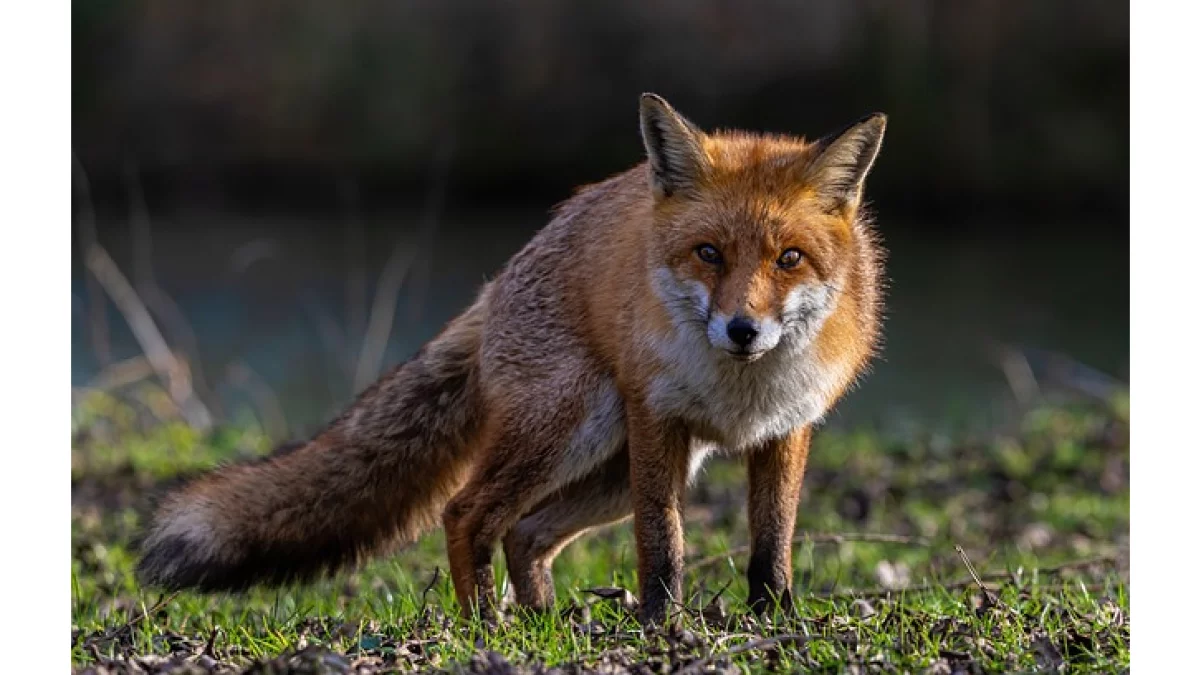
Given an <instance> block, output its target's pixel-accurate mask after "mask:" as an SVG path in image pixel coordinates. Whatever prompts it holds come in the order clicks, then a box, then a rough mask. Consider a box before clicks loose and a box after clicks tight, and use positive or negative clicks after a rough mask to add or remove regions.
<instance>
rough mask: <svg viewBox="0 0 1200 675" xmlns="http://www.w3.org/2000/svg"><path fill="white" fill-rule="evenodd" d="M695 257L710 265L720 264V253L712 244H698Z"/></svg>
mask: <svg viewBox="0 0 1200 675" xmlns="http://www.w3.org/2000/svg"><path fill="white" fill-rule="evenodd" d="M696 255H697V256H699V258H700V259H701V260H703V261H704V262H706V263H709V264H710V265H720V264H721V252H720V251H718V250H717V247H716V246H713V245H712V244H700V245H699V246H697V247H696Z"/></svg>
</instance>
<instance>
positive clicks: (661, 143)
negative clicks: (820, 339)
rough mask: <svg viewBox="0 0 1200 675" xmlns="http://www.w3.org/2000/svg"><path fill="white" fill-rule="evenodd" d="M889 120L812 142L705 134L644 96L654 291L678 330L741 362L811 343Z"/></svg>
mask: <svg viewBox="0 0 1200 675" xmlns="http://www.w3.org/2000/svg"><path fill="white" fill-rule="evenodd" d="M885 124H886V117H885V116H884V115H882V114H878V113H877V114H874V115H869V116H867V117H864V118H863V119H861V120H859V121H857V122H855V123H853V124H851V125H849V126H848V127H846V128H845V129H843V130H842V131H840V132H838V133H836V134H833V135H830V136H828V137H826V138H824V139H822V140H819V141H816V142H806V141H805V140H803V139H799V138H789V137H784V136H771V135H760V134H748V133H742V132H716V133H711V134H709V133H705V132H703V131H701V130H700V129H698V128H697V127H696V126H695V125H693V124H692V123H690V122H688V121H687V120H686V119H684V118H683V117H682V116H681V115H680V114H679V113H677V112H675V110H673V109H672V108H671V106H670V105H669V104H667V102H666V101H665V100H663V99H662V98H660V97H658V96H656V95H654V94H645V95H643V96H642V100H641V127H642V139H643V141H644V143H645V146H646V152H647V155H648V158H649V162H648V165H649V174H650V182H651V189H652V192H653V199H654V221H655V222H654V234H653V235H652V242H653V243H652V246H653V247H654V249H655V250H654V251H652V253H651V259H652V260H654V261H656V264H657V265H658V267H657V268H656V269H654V270H653V271H652V274H653V284H654V288H655V291H656V292H657V293H658V294H659V296H660V297H661V299H662V300H663V301H664V302H665V303H666V305H667V307H668V311H669V313H670V314H671V317H672V320H673V321H674V322H675V323H676V325H677V326H679V327H680V328H681V329H688V328H690V329H693V330H694V329H700V330H703V332H704V334H705V335H706V336H707V338H708V341H709V343H710V344H711V345H712V347H714V348H716V349H719V350H722V351H724V352H726V353H727V354H728V356H729V357H731V358H734V359H738V360H743V361H754V360H756V359H758V358H760V357H762V356H763V355H764V354H766V353H768V352H769V351H771V350H772V349H774V348H775V347H777V346H778V345H780V344H783V343H785V342H789V341H791V342H792V343H797V342H807V341H811V340H812V339H813V338H814V337H815V336H816V335H817V334H818V333H819V331H820V329H821V327H822V325H823V324H824V323H825V321H826V319H827V318H828V317H829V316H830V315H831V314H832V313H833V311H834V309H835V307H836V306H837V303H838V300H839V297H840V295H841V293H842V290H843V288H844V287H845V282H846V280H847V276H848V275H850V274H853V273H854V266H855V264H856V260H855V257H856V255H857V249H856V246H855V243H856V242H855V237H858V236H865V235H864V234H863V233H862V232H861V231H860V228H861V227H862V224H861V223H860V222H859V215H860V208H861V204H862V191H863V183H864V181H865V179H866V177H867V173H868V172H869V171H870V169H871V166H872V164H873V163H874V161H875V156H876V155H877V154H878V152H879V147H880V144H881V142H882V140H883V132H884V127H885Z"/></svg>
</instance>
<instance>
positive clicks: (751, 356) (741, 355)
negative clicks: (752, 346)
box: [725, 349, 767, 363]
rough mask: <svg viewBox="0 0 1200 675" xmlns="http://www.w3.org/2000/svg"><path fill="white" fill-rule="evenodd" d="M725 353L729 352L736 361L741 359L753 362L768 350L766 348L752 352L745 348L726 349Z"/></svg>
mask: <svg viewBox="0 0 1200 675" xmlns="http://www.w3.org/2000/svg"><path fill="white" fill-rule="evenodd" d="M725 353H726V354H728V355H729V358H731V359H733V360H734V361H740V362H742V363H753V362H755V361H757V360H759V359H761V358H762V357H763V355H764V354H766V353H767V352H766V350H763V351H758V352H752V351H748V350H745V349H726V350H725Z"/></svg>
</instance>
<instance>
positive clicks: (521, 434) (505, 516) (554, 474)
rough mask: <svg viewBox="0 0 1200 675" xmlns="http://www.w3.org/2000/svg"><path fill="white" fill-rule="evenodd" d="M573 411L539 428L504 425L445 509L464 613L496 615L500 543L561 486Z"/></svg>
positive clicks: (448, 545) (508, 422) (521, 422)
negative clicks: (494, 555) (497, 547)
mask: <svg viewBox="0 0 1200 675" xmlns="http://www.w3.org/2000/svg"><path fill="white" fill-rule="evenodd" d="M555 412H559V413H560V414H559V415H555ZM569 412H570V411H550V413H549V415H550V416H549V417H547V418H545V419H541V420H538V422H539V423H538V424H536V425H535V424H530V423H528V421H526V420H523V419H521V418H508V419H505V420H504V421H502V422H501V423H500V424H499V425H498V428H497V429H496V431H497V433H496V434H495V435H494V436H492V438H491V443H490V444H489V447H488V448H487V449H486V450H485V451H484V452H483V453H482V457H481V459H480V462H479V464H478V466H476V467H475V470H474V472H473V474H472V477H471V479H470V480H469V481H468V482H467V484H466V485H464V486H463V488H462V489H461V490H459V492H458V494H456V495H455V496H454V498H453V499H452V500H450V503H449V504H448V505H447V506H446V510H445V512H444V514H443V517H442V521H443V524H444V526H445V529H446V549H447V552H448V554H449V558H450V574H451V576H452V577H453V580H454V590H455V593H456V595H457V596H458V601H459V604H460V605H461V606H462V608H463V609H464V610H465V611H471V608H472V607H474V608H476V609H477V611H479V613H480V615H481V616H483V617H484V618H491V617H492V616H493V615H494V613H495V603H496V581H495V572H494V570H493V569H492V553H493V550H494V549H495V545H496V543H497V542H498V541H500V538H501V537H502V536H503V535H504V534H506V533H507V532H508V531H509V530H510V529H511V528H512V526H513V525H515V524H516V523H517V521H518V520H520V518H521V516H522V515H524V514H525V513H528V512H529V510H530V509H531V508H533V507H534V506H537V505H538V503H539V502H541V501H543V500H545V499H546V497H547V496H549V495H551V494H553V493H554V491H555V490H558V489H559V488H561V487H562V485H563V482H564V481H563V480H562V479H560V478H559V477H560V476H562V475H566V474H565V472H563V471H562V466H561V465H562V462H563V461H564V455H565V453H566V452H567V450H568V449H569V447H570V446H569V443H568V440H567V438H563V437H562V436H563V433H562V430H564V429H565V430H566V432H567V434H568V438H569V434H570V433H571V431H572V430H573V427H575V426H576V424H575V423H574V422H577V420H574V419H573V416H571V415H570V414H569ZM563 418H566V419H563Z"/></svg>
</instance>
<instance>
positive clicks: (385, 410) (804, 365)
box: [139, 94, 886, 622]
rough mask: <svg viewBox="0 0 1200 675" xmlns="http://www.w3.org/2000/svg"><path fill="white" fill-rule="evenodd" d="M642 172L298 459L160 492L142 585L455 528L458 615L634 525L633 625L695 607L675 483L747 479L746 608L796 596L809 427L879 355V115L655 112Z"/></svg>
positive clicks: (276, 573) (381, 546) (489, 290)
mask: <svg viewBox="0 0 1200 675" xmlns="http://www.w3.org/2000/svg"><path fill="white" fill-rule="evenodd" d="M640 118H641V135H642V140H643V142H644V145H645V150H646V153H647V161H645V162H643V163H642V164H640V165H638V166H635V167H634V168H632V169H630V170H628V171H626V172H624V173H621V174H618V175H616V176H613V177H612V178H609V179H608V180H605V181H603V182H601V183H598V184H595V185H591V186H588V187H585V188H583V189H581V190H579V191H578V192H577V194H576V195H575V196H574V197H572V198H570V199H568V200H567V201H566V202H564V203H562V204H561V205H559V206H558V207H557V208H556V209H555V211H554V212H553V218H552V219H551V221H550V223H549V225H547V226H546V227H545V228H544V229H542V230H541V231H540V232H539V233H538V234H537V235H536V236H535V237H534V238H533V239H532V241H530V242H529V243H528V244H527V245H526V246H525V247H524V249H522V250H521V251H520V252H519V253H517V254H516V255H515V256H514V257H513V258H512V259H511V260H510V261H509V262H508V263H507V265H506V266H505V267H504V269H503V270H502V271H501V272H500V273H499V275H498V276H497V277H496V278H495V279H494V280H492V281H490V282H489V283H487V284H486V285H485V286H484V287H483V288H482V289H481V290H480V292H479V295H478V297H477V298H476V300H475V301H474V303H473V304H472V305H471V306H470V307H469V308H468V309H466V310H465V311H464V312H463V313H462V314H461V315H460V316H458V317H457V318H455V319H454V320H453V321H451V322H450V323H449V324H448V325H447V326H446V328H445V329H444V330H443V331H442V332H441V333H440V334H439V335H438V336H437V337H435V338H434V339H433V340H432V341H430V342H429V343H428V344H426V345H425V346H424V347H423V348H422V349H421V350H420V351H419V352H418V353H417V354H416V356H414V357H413V358H412V359H411V360H409V361H408V362H406V363H404V364H402V365H400V366H398V367H396V368H395V369H394V370H392V371H391V372H389V373H387V374H386V375H384V376H383V377H382V378H381V379H380V380H379V381H378V382H376V383H375V384H374V385H372V386H371V387H370V388H368V389H367V390H366V391H364V392H363V393H362V394H361V395H360V396H359V397H358V399H357V400H356V401H355V402H354V404H353V405H351V406H350V407H349V408H348V409H347V410H346V411H345V412H344V413H342V415H341V416H340V417H338V418H337V419H335V420H334V421H333V422H332V423H331V424H330V425H329V426H328V427H327V428H326V429H325V430H324V431H322V432H321V433H320V434H318V435H317V436H316V437H315V438H313V439H312V440H311V441H308V442H307V443H305V444H303V445H301V446H300V447H298V448H295V449H293V450H291V451H290V452H287V453H286V454H281V455H278V456H275V457H271V458H268V459H265V460H262V461H259V462H255V463H250V464H243V465H232V466H227V467H224V468H221V469H218V470H216V471H214V472H211V473H209V474H207V475H205V476H202V477H200V478H199V479H197V480H195V481H194V482H192V483H191V484H189V485H187V486H185V487H184V488H182V489H181V490H179V491H178V492H176V493H174V494H170V495H168V496H167V497H166V498H165V499H164V500H163V502H162V503H161V504H160V506H159V508H158V510H157V512H156V514H155V517H154V518H153V520H152V522H151V525H150V527H149V529H148V531H147V534H146V537H145V539H144V544H143V548H142V551H143V557H142V559H141V561H140V563H139V574H140V577H141V579H142V580H143V582H145V583H147V584H150V585H157V586H161V587H165V588H184V587H192V588H197V589H201V590H220V589H231V590H236V589H242V588H245V587H247V586H249V585H251V584H254V583H258V582H267V583H282V582H287V581H291V580H305V579H310V578H312V577H314V576H315V575H318V574H320V573H323V572H327V571H330V570H332V569H334V568H336V567H339V566H342V565H347V564H354V563H356V562H358V561H359V560H361V559H362V558H364V557H366V556H368V555H373V554H378V553H381V552H383V551H385V550H387V549H389V548H390V547H393V546H396V545H400V544H404V543H408V542H412V541H413V540H414V539H415V538H417V537H418V536H419V535H420V534H421V533H422V532H424V531H426V530H428V529H430V528H432V527H434V526H436V525H437V524H438V523H439V520H440V522H441V524H442V526H443V527H444V528H445V533H446V546H447V552H448V555H449V565H450V571H451V576H452V577H453V582H454V589H455V593H456V595H457V598H458V602H459V604H460V605H461V606H462V607H463V608H464V610H466V611H469V612H478V613H479V614H480V615H483V616H485V617H487V618H492V617H494V612H495V604H494V603H495V602H496V599H495V578H494V573H493V570H492V564H491V560H492V555H493V552H494V549H495V546H496V545H497V543H501V542H502V544H503V549H504V554H505V556H506V558H507V564H508V569H509V571H510V574H511V583H512V586H513V589H514V590H515V595H516V600H517V602H518V604H519V605H522V606H525V607H528V608H533V609H541V610H544V609H548V608H552V607H553V605H554V584H553V579H552V577H551V572H550V569H551V563H552V562H553V560H554V558H555V556H557V555H558V553H559V552H560V551H561V550H562V549H563V547H565V546H566V545H567V544H568V543H569V542H571V541H572V540H574V539H575V538H577V537H579V536H580V535H581V534H583V533H584V532H586V531H588V530H590V529H594V528H598V527H601V526H604V525H608V524H611V523H615V522H618V521H621V520H624V519H625V518H628V517H629V516H630V515H632V516H633V519H634V530H635V533H636V542H637V561H638V582H639V593H640V603H639V612H640V617H641V619H642V620H643V621H646V622H660V621H662V620H663V619H664V618H665V617H666V615H667V611H668V609H669V608H670V606H671V603H672V602H673V601H679V600H680V599H681V598H682V595H681V593H682V590H683V589H682V576H683V562H684V555H683V554H684V538H683V507H684V492H685V489H686V487H687V485H688V483H689V481H691V480H692V479H693V477H694V476H695V475H696V473H697V471H698V470H699V469H700V467H701V466H702V464H703V463H704V461H705V459H706V458H707V457H709V456H710V455H713V454H716V453H729V454H736V455H740V456H742V457H744V459H745V462H746V464H747V467H748V473H749V500H748V501H749V504H748V511H749V524H750V535H751V547H752V550H751V556H750V561H749V564H748V568H747V572H746V574H747V576H748V580H749V585H750V597H749V603H750V606H751V607H752V608H753V609H754V610H756V611H761V610H763V609H765V608H766V607H767V603H768V602H770V601H777V602H785V603H790V601H791V581H792V566H791V540H792V536H793V529H794V526H795V521H796V511H797V506H798V502H799V499H800V487H801V481H802V479H803V477H804V466H805V461H806V459H807V457H808V448H809V439H810V437H811V433H812V427H813V425H814V424H816V423H818V422H819V421H820V420H821V419H822V417H823V415H824V414H825V413H826V411H828V410H829V409H830V407H831V406H832V405H833V404H834V403H835V402H836V401H837V400H838V399H839V398H840V397H841V396H842V394H843V393H844V392H845V391H846V389H847V388H848V387H849V386H850V385H851V384H852V382H853V381H855V380H856V378H857V377H858V376H859V375H860V374H861V372H862V371H863V370H864V369H865V367H866V366H867V364H868V362H869V361H870V359H871V358H872V356H873V354H874V352H875V351H876V346H877V342H878V335H879V314H880V309H881V279H880V276H881V270H882V250H881V247H880V245H879V243H878V241H877V236H876V234H875V232H874V228H873V226H872V225H871V223H870V219H869V217H868V216H867V215H866V213H865V210H864V207H863V205H862V202H863V184H864V181H865V179H866V176H867V173H868V172H869V171H870V169H871V167H872V164H873V163H874V161H875V158H876V155H877V154H878V152H879V148H880V145H881V143H882V140H883V133H884V127H885V123H886V118H885V116H884V115H882V114H873V115H869V116H867V117H864V118H862V119H861V120H859V121H857V122H855V123H853V124H851V125H849V126H848V127H846V128H845V129H844V130H842V131H841V132H839V133H836V134H833V135H830V136H828V137H825V138H823V139H821V140H818V141H815V142H809V141H806V140H804V139H803V138H791V137H785V136H774V135H761V134H752V133H746V132H737V131H721V132H714V133H705V132H704V131H701V130H700V129H699V128H697V127H696V126H694V125H693V124H692V123H691V122H689V121H687V120H686V119H685V118H683V117H682V116H681V115H680V114H679V113H677V112H676V111H675V110H674V109H672V108H671V106H670V105H669V104H668V103H667V102H666V101H665V100H663V99H662V98H660V97H658V96H656V95H653V94H645V95H643V96H642V98H641V106H640Z"/></svg>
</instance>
